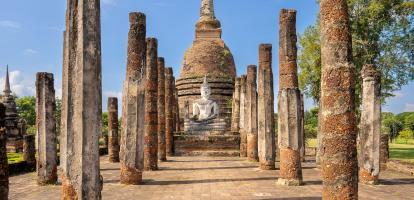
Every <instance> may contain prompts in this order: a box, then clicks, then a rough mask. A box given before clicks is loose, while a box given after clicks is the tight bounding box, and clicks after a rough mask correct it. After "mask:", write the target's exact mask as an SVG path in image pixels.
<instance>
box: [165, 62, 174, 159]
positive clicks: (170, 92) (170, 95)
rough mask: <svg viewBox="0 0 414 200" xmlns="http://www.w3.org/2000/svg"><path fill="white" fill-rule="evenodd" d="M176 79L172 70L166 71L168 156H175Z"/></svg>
mask: <svg viewBox="0 0 414 200" xmlns="http://www.w3.org/2000/svg"><path fill="white" fill-rule="evenodd" d="M173 81H174V77H173V70H172V68H166V69H165V140H166V146H167V147H166V149H167V156H173V155H174V149H173V147H174V146H173V145H174V130H173V123H174V115H173V103H174V89H173V85H174V82H173Z"/></svg>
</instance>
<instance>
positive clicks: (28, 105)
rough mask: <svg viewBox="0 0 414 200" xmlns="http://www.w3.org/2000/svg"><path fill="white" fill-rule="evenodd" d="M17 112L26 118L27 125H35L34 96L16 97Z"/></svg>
mask: <svg viewBox="0 0 414 200" xmlns="http://www.w3.org/2000/svg"><path fill="white" fill-rule="evenodd" d="M16 106H17V108H18V109H17V112H18V114H19V116H20V117H21V118H23V119H24V120H26V124H27V126H28V127H30V126H35V125H36V97H33V96H28V97H22V98H16Z"/></svg>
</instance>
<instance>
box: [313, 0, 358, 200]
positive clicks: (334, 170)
mask: <svg viewBox="0 0 414 200" xmlns="http://www.w3.org/2000/svg"><path fill="white" fill-rule="evenodd" d="M320 23H321V53H322V57H321V58H322V79H321V98H320V102H321V103H320V104H321V107H320V114H319V115H320V118H319V119H320V133H319V134H321V135H322V137H321V141H322V147H323V149H324V151H323V152H322V153H321V158H320V159H321V169H322V177H323V191H322V198H324V199H357V198H358V162H357V149H356V136H357V126H356V115H355V66H354V65H353V64H352V41H351V40H352V37H351V29H350V27H349V15H348V5H347V1H346V0H321V1H320Z"/></svg>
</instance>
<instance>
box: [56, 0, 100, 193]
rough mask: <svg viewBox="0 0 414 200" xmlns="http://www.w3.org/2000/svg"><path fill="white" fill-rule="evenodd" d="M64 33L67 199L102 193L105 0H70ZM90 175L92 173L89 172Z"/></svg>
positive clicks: (63, 154) (63, 137)
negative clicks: (102, 3) (100, 140)
mask: <svg viewBox="0 0 414 200" xmlns="http://www.w3.org/2000/svg"><path fill="white" fill-rule="evenodd" d="M67 5H68V7H67V14H66V17H67V18H66V34H65V39H64V46H65V50H64V59H63V60H64V63H63V79H62V82H63V87H62V89H63V95H62V96H63V98H62V126H61V140H60V147H61V151H60V154H61V159H60V160H61V167H62V172H63V174H62V195H61V199H90V200H97V199H101V190H102V179H101V176H100V170H99V143H98V138H99V135H100V134H101V132H102V130H101V129H102V125H101V118H102V103H101V102H102V86H101V79H102V77H101V24H100V1H99V0H84V1H73V0H68V4H67ZM86 177H87V178H86Z"/></svg>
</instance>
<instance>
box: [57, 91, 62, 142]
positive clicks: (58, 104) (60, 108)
mask: <svg viewBox="0 0 414 200" xmlns="http://www.w3.org/2000/svg"><path fill="white" fill-rule="evenodd" d="M61 118H62V100H61V99H59V98H56V110H55V119H56V134H57V135H60V120H61Z"/></svg>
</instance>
